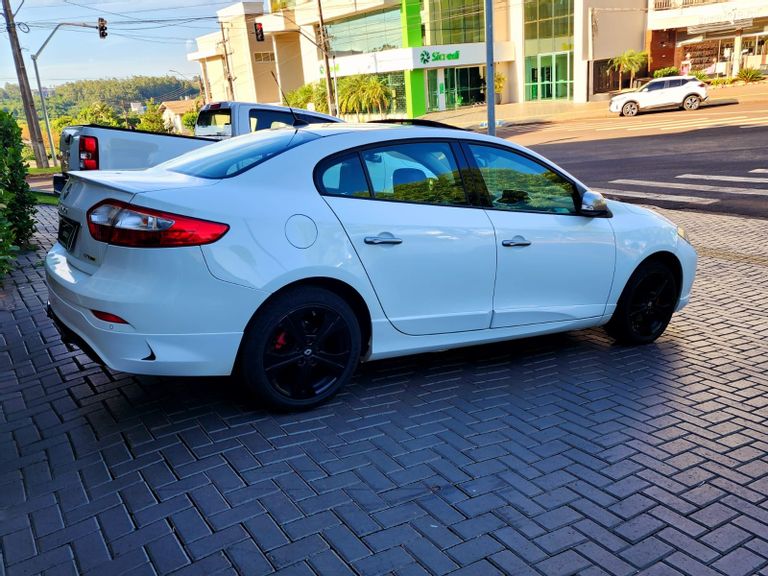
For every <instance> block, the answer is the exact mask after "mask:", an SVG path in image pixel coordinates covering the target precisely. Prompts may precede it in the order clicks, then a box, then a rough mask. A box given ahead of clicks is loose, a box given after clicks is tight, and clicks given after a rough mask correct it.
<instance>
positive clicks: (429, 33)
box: [422, 0, 485, 46]
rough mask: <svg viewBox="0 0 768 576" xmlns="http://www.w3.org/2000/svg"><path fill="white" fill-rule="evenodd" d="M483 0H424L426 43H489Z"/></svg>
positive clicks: (432, 44)
mask: <svg viewBox="0 0 768 576" xmlns="http://www.w3.org/2000/svg"><path fill="white" fill-rule="evenodd" d="M484 6H485V3H484V2H483V0H423V1H422V11H424V12H426V22H425V25H424V27H423V35H424V37H423V39H422V40H423V42H424V45H425V46H437V45H440V44H463V43H466V42H485V8H484Z"/></svg>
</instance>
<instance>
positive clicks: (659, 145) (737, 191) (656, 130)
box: [499, 102, 768, 218]
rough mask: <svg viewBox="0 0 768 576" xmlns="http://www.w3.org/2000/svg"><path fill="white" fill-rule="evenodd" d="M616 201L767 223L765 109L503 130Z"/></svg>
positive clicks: (756, 105) (751, 106) (760, 104)
mask: <svg viewBox="0 0 768 576" xmlns="http://www.w3.org/2000/svg"><path fill="white" fill-rule="evenodd" d="M499 135H500V136H503V137H505V138H509V139H510V140H513V141H515V142H518V143H520V144H523V145H526V146H530V147H532V148H533V149H534V150H536V151H538V152H540V153H542V154H544V155H545V156H547V157H548V158H550V159H552V160H554V161H555V162H557V163H559V164H561V165H562V166H563V167H564V168H566V169H567V170H569V171H571V172H572V173H573V174H574V175H575V176H577V177H578V178H580V179H581V180H583V181H584V182H585V183H586V184H588V185H589V186H592V187H594V188H595V189H597V190H600V191H601V192H603V193H605V194H607V195H608V196H611V197H615V198H618V199H621V200H626V201H630V202H641V203H650V204H656V205H659V206H663V207H667V208H676V209H688V210H698V211H705V212H718V213H725V214H743V215H746V216H754V217H760V218H768V146H766V145H765V143H766V142H768V103H765V102H752V103H747V104H739V105H738V106H723V107H717V108H712V109H705V110H699V111H696V112H693V113H690V112H681V111H680V112H679V111H671V112H659V113H654V114H646V115H641V116H639V117H636V118H619V117H615V118H608V119H604V120H591V121H585V120H579V121H572V122H563V123H557V124H552V125H541V126H539V127H538V128H537V127H536V126H528V127H525V126H522V127H518V128H511V129H505V130H503V131H500V132H499Z"/></svg>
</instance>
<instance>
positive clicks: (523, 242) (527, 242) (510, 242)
mask: <svg viewBox="0 0 768 576" xmlns="http://www.w3.org/2000/svg"><path fill="white" fill-rule="evenodd" d="M501 245H502V246H504V247H505V248H510V247H513V246H530V245H531V241H530V240H526V239H525V238H523V237H522V236H516V237H515V239H514V240H502V241H501Z"/></svg>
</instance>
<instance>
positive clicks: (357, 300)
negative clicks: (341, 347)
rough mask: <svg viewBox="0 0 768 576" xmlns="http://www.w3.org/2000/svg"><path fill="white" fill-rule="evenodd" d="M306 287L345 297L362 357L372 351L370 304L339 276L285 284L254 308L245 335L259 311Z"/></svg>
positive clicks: (303, 279) (238, 360) (237, 362)
mask: <svg viewBox="0 0 768 576" xmlns="http://www.w3.org/2000/svg"><path fill="white" fill-rule="evenodd" d="M306 287H310V288H322V289H325V290H328V291H329V292H333V293H334V294H336V295H337V296H340V297H341V298H343V299H344V300H345V301H346V302H347V303H348V304H349V305H350V307H351V308H352V311H353V312H354V313H355V317H356V318H357V321H358V324H359V326H360V338H361V343H362V350H361V354H360V355H361V357H362V358H365V357H366V356H367V355H368V353H369V352H370V347H371V335H372V331H373V328H372V319H371V313H370V310H369V309H368V305H367V304H366V302H365V299H364V298H363V296H362V295H361V294H360V292H358V291H357V290H356V289H355V288H354V287H352V286H350V285H349V284H347V283H346V282H344V281H342V280H338V279H337V278H330V277H323V276H317V277H312V278H302V279H300V280H296V281H294V282H290V283H288V284H285V285H284V286H282V287H281V288H279V289H278V290H275V291H274V292H273V293H272V294H270V295H269V297H268V298H267V299H266V300H264V302H262V303H261V304H260V305H259V307H258V308H257V309H256V310H254V312H253V314H252V315H251V318H250V319H249V320H248V323H247V324H246V326H245V330H243V334H244V335H245V334H247V333H248V330H249V328H250V327H251V325H252V324H253V323H254V321H255V320H256V318H257V317H258V315H259V311H261V310H263V309H264V308H265V307H266V306H267V305H269V304H270V303H271V302H273V301H274V300H275V299H277V298H278V297H280V296H281V295H282V294H284V293H285V292H288V291H290V290H295V289H296V288H306ZM244 339H245V338H244V337H243V340H244ZM243 340H241V342H240V347H239V349H238V352H237V360H236V362H235V366H239V364H240V354H241V351H242V346H243Z"/></svg>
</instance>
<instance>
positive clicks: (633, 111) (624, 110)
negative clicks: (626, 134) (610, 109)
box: [621, 101, 640, 118]
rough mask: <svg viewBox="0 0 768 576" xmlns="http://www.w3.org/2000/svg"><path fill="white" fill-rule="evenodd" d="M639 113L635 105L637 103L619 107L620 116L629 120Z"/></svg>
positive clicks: (630, 102)
mask: <svg viewBox="0 0 768 576" xmlns="http://www.w3.org/2000/svg"><path fill="white" fill-rule="evenodd" d="M639 111H640V107H639V106H638V105H637V102H632V101H629V102H626V103H625V104H624V105H623V106H622V107H621V115H622V116H627V117H629V118H631V117H632V116H637V113H638V112H639Z"/></svg>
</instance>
